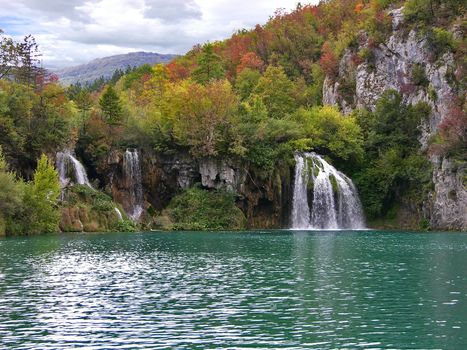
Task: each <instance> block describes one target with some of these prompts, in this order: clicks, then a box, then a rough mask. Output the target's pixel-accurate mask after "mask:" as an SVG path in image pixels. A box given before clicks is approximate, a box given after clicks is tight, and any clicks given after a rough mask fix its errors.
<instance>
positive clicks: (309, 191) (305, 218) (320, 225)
mask: <svg viewBox="0 0 467 350" xmlns="http://www.w3.org/2000/svg"><path fill="white" fill-rule="evenodd" d="M295 161H296V167H295V183H294V193H293V203H292V228H294V229H311V230H313V229H316V230H323V229H324V230H336V229H363V228H365V220H364V217H363V211H362V206H361V204H360V199H359V198H358V193H357V189H356V188H355V186H354V184H353V183H352V180H350V179H349V178H348V177H347V176H345V175H344V174H343V173H341V172H340V171H337V170H336V169H335V168H334V167H333V166H332V165H331V164H329V163H328V162H326V161H325V160H324V159H323V158H322V157H321V156H319V155H317V154H315V153H297V154H296V155H295Z"/></svg>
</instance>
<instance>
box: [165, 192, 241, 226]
mask: <svg viewBox="0 0 467 350" xmlns="http://www.w3.org/2000/svg"><path fill="white" fill-rule="evenodd" d="M168 212H169V216H170V217H171V219H172V221H173V223H174V229H176V230H193V231H198V230H241V229H244V228H245V226H246V218H245V215H244V214H243V213H242V211H241V210H240V209H239V208H237V207H236V206H235V197H234V194H233V193H231V192H226V191H221V190H217V191H207V190H203V189H201V188H199V187H192V188H190V189H188V190H186V191H185V192H183V193H181V194H179V195H177V196H175V197H174V198H173V199H172V201H171V202H170V204H169V206H168Z"/></svg>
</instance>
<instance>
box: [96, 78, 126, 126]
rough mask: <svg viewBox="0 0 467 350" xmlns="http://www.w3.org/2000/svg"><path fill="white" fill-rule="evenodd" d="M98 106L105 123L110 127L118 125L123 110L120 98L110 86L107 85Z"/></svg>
mask: <svg viewBox="0 0 467 350" xmlns="http://www.w3.org/2000/svg"><path fill="white" fill-rule="evenodd" d="M99 106H100V108H101V110H102V114H103V115H104V120H105V122H106V123H107V124H108V125H110V126H116V125H119V124H120V123H121V121H122V116H123V109H122V105H121V101H120V98H119V97H118V95H117V93H116V91H115V89H114V88H113V87H112V85H109V86H108V87H107V89H106V90H105V92H104V93H103V94H102V96H101V98H100V99H99Z"/></svg>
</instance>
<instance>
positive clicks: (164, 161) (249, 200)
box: [102, 150, 292, 228]
mask: <svg viewBox="0 0 467 350" xmlns="http://www.w3.org/2000/svg"><path fill="white" fill-rule="evenodd" d="M140 152H141V153H140V154H141V167H142V178H143V189H144V197H145V201H146V209H148V208H152V209H154V210H155V211H156V212H157V213H162V212H163V210H164V209H165V208H166V207H167V205H168V204H169V203H170V200H171V199H172V198H173V197H174V196H175V195H177V194H178V193H180V192H181V191H183V190H185V189H187V188H189V187H191V186H193V185H195V184H199V185H201V186H202V187H203V188H205V189H209V190H227V191H232V192H235V193H236V196H237V197H236V198H237V206H238V207H239V208H240V209H242V211H243V212H244V213H245V216H246V217H247V220H248V226H249V227H250V228H282V227H288V216H289V207H288V203H289V201H290V196H291V193H292V192H291V189H290V186H291V181H290V169H288V167H285V168H284V169H277V170H276V172H275V174H274V175H273V176H271V177H270V178H267V179H264V178H258V177H256V176H255V174H254V173H249V171H248V169H247V168H246V167H245V166H241V165H240V164H236V163H235V162H229V161H226V160H222V159H213V158H204V159H199V160H197V159H194V158H193V157H191V156H190V155H189V154H187V153H178V154H170V155H168V154H167V155H164V154H160V153H157V152H154V151H148V150H140ZM106 167H107V173H106V174H103V176H102V177H103V178H105V179H108V183H106V187H107V188H108V189H109V191H110V192H111V193H112V197H113V198H114V200H115V201H116V202H117V203H119V204H121V205H122V207H123V208H125V205H126V203H127V202H128V196H129V191H130V189H129V186H128V184H127V183H126V181H125V179H124V176H123V157H122V156H121V155H117V154H112V156H111V157H109V160H108V164H107V166H106Z"/></svg>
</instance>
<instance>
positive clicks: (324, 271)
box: [0, 231, 467, 349]
mask: <svg viewBox="0 0 467 350" xmlns="http://www.w3.org/2000/svg"><path fill="white" fill-rule="evenodd" d="M0 345H1V346H0V347H2V348H3V347H9V348H24V349H31V348H41V349H48V348H50V349H52V348H53V349H57V348H64V347H87V348H96V349H98V348H106V349H108V348H148V347H150V348H199V349H204V348H252V347H256V348H275V349H277V348H290V349H292V348H293V349H297V348H316V349H331V348H339V349H344V348H349V349H355V348H372V349H379V348H381V349H383V348H393V349H394V348H404V349H407V348H410V349H467V234H466V233H397V232H375V231H366V232H365V231H364V232H343V231H340V232H330V231H326V232H302V231H291V232H290V231H289V232H286V231H282V232H245V233H141V234H94V235H83V234H81V235H60V236H43V237H30V238H10V239H1V240H0Z"/></svg>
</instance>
